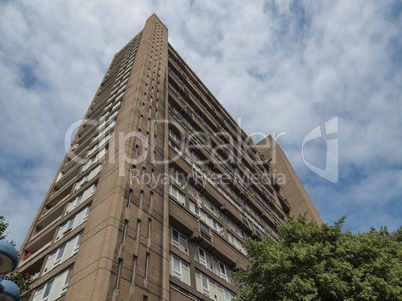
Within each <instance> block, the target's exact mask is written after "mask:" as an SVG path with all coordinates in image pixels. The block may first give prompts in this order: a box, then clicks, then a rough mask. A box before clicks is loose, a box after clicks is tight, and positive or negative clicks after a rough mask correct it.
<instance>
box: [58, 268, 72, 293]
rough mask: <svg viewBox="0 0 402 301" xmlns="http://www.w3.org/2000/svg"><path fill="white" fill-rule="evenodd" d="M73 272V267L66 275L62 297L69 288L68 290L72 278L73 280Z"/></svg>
mask: <svg viewBox="0 0 402 301" xmlns="http://www.w3.org/2000/svg"><path fill="white" fill-rule="evenodd" d="M72 272H73V267H71V268H69V269H68V272H67V275H66V280H65V281H64V285H63V286H62V288H61V296H64V295H65V293H66V291H67V288H68V284H69V283H70V278H71V273H72Z"/></svg>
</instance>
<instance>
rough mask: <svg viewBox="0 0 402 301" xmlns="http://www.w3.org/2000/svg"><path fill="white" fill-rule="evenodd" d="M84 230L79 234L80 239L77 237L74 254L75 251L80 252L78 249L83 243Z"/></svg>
mask: <svg viewBox="0 0 402 301" xmlns="http://www.w3.org/2000/svg"><path fill="white" fill-rule="evenodd" d="M83 233H84V232H81V233H80V234H78V239H77V242H76V243H75V247H74V250H73V254H75V253H77V252H78V249H79V248H80V244H81V239H82V234H83Z"/></svg>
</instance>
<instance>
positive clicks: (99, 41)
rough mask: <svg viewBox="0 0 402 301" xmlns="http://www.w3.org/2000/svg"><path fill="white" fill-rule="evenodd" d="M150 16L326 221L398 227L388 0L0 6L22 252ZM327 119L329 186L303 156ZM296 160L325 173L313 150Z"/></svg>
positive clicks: (401, 59) (398, 79)
mask: <svg viewBox="0 0 402 301" xmlns="http://www.w3.org/2000/svg"><path fill="white" fill-rule="evenodd" d="M154 12H155V13H156V14H157V15H158V16H159V18H160V19H161V20H162V22H164V24H165V25H166V26H167V27H168V29H169V41H170V43H171V44H172V45H173V47H174V48H175V49H176V50H177V51H178V52H179V53H180V55H181V56H182V57H183V58H184V59H185V60H186V62H187V63H188V64H189V65H190V66H191V68H192V69H193V70H194V71H195V72H196V73H197V75H198V76H199V77H200V78H201V80H202V81H203V82H204V83H205V84H206V86H207V87H208V88H209V89H210V90H211V91H212V93H213V94H214V95H215V96H216V97H217V99H218V100H219V101H220V102H221V103H222V104H223V105H224V107H225V108H226V109H227V110H228V111H229V112H230V114H231V115H232V116H233V117H234V118H235V119H236V120H237V119H238V118H241V124H242V127H243V128H244V129H245V130H246V132H247V133H249V134H251V133H253V132H263V133H264V134H266V135H268V134H273V133H280V132H286V135H283V136H281V137H280V138H279V139H278V143H279V144H280V145H281V147H282V148H283V149H284V151H285V152H286V154H287V156H288V158H289V160H290V162H291V163H292V164H293V166H294V168H295V170H296V172H297V174H298V175H299V177H300V179H301V181H302V183H303V184H304V185H305V188H306V190H307V192H308V194H309V195H310V197H311V199H312V201H313V202H314V204H315V206H316V208H317V210H318V212H319V213H320V215H321V217H322V218H323V220H324V221H325V222H328V223H331V224H332V223H333V222H334V221H336V220H338V219H339V218H341V217H342V216H344V215H346V216H347V220H346V223H345V228H347V229H351V230H352V231H353V232H358V231H360V232H364V231H368V230H369V229H370V227H371V226H375V227H377V228H378V227H380V226H381V225H387V226H388V227H389V228H390V229H391V230H396V229H397V228H399V226H400V225H401V221H402V206H401V195H402V160H401V157H402V156H401V152H400V149H401V148H402V134H401V129H402V120H401V116H402V103H401V101H402V99H401V92H402V71H401V70H402V68H401V67H402V36H401V28H402V5H401V4H400V2H398V1H387V0H384V1H374V0H372V1H367V0H365V1H362V0H354V1H350V0H345V1H343V0H340V1H314V2H313V1H287V0H284V1H252V2H250V1H249V2H245V1H191V2H190V1H84V2H83V1H76V0H70V1H46V2H44V1H37V0H30V1H0V37H1V44H0V74H1V78H0V88H1V94H0V139H1V141H2V143H1V144H0V208H2V209H1V212H0V214H1V215H4V216H5V218H6V220H8V221H9V222H10V227H9V231H10V234H9V238H10V239H14V240H15V241H16V242H17V244H18V245H19V244H21V243H22V240H23V238H24V236H25V235H26V233H27V231H28V228H29V226H30V224H31V222H32V220H33V218H34V215H35V213H36V212H37V210H38V208H39V206H40V204H41V202H42V201H43V198H44V196H45V194H46V192H47V189H48V188H49V185H50V184H51V182H52V180H53V177H54V176H55V174H56V171H57V169H58V167H59V164H60V162H61V160H62V158H63V157H64V153H65V150H64V135H65V132H66V131H67V129H68V127H69V126H70V125H71V124H72V123H73V122H75V121H77V120H79V119H81V118H82V117H83V116H84V114H85V111H86V109H87V107H88V105H89V103H90V102H91V100H92V97H93V95H94V94H95V91H96V89H97V87H98V85H99V83H100V81H101V79H102V77H103V75H104V73H105V71H106V69H107V67H108V65H109V63H110V61H111V59H112V57H113V55H114V53H116V52H117V51H119V50H120V48H121V47H122V46H124V45H125V44H126V43H127V42H128V41H129V40H130V39H131V38H132V37H134V35H136V34H137V33H138V32H139V31H140V30H141V29H142V28H143V26H144V23H145V21H146V19H147V18H148V17H149V16H150V15H151V14H152V13H154ZM333 117H338V124H339V131H338V133H337V135H336V138H337V139H338V143H339V158H338V171H339V180H338V182H336V183H332V182H330V181H328V180H326V179H323V178H322V177H320V176H318V175H317V174H315V173H314V172H313V171H311V170H310V169H309V168H308V167H307V166H306V164H305V163H304V162H303V159H302V155H301V154H302V153H301V149H302V142H303V139H304V137H305V136H306V135H307V134H308V133H309V132H310V131H311V130H313V129H314V128H316V127H317V126H319V125H323V124H324V122H326V121H328V120H330V119H331V118H333ZM305 152H306V153H305V158H306V159H307V160H308V161H309V162H311V163H314V164H315V165H317V166H319V167H321V168H323V167H324V166H325V159H326V155H325V154H326V143H325V141H324V140H320V139H316V140H315V141H311V142H310V143H309V144H308V145H307V144H306V148H305Z"/></svg>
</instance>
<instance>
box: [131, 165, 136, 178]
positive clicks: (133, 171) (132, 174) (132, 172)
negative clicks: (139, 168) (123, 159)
mask: <svg viewBox="0 0 402 301" xmlns="http://www.w3.org/2000/svg"><path fill="white" fill-rule="evenodd" d="M135 171H136V167H135V165H133V167H132V168H131V181H133V180H134V176H135Z"/></svg>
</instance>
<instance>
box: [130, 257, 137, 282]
mask: <svg viewBox="0 0 402 301" xmlns="http://www.w3.org/2000/svg"><path fill="white" fill-rule="evenodd" d="M136 266H137V256H133V264H132V266H131V284H132V285H134V280H135V268H136Z"/></svg>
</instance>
